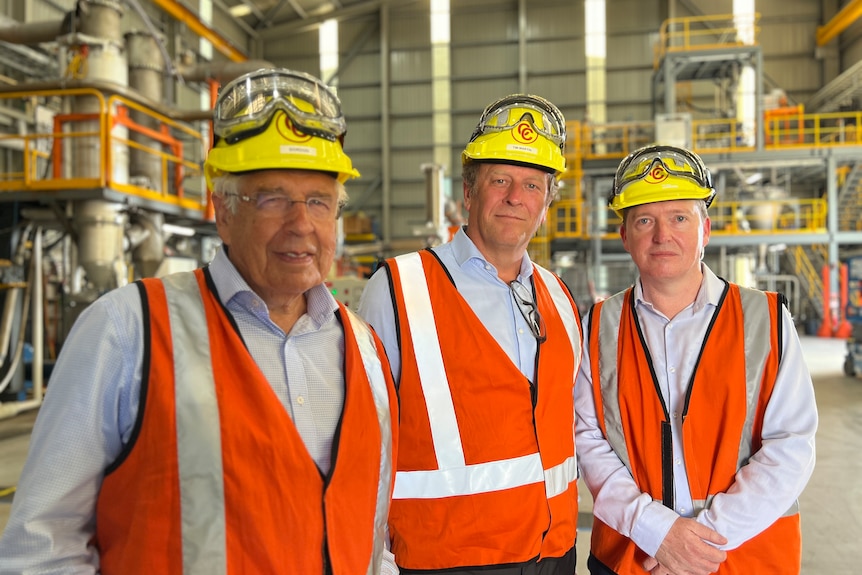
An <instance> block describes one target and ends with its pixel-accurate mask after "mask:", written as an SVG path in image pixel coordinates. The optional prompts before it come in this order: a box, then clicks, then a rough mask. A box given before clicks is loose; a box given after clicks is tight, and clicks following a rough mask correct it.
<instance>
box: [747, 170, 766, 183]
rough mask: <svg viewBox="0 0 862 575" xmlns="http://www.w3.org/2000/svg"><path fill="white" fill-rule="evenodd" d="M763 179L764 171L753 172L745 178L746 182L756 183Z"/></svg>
mask: <svg viewBox="0 0 862 575" xmlns="http://www.w3.org/2000/svg"><path fill="white" fill-rule="evenodd" d="M762 179H763V174H762V173H760V172H754V173H753V174H751V175H750V176H748V177H747V178H745V183H746V184H756V183H757V182H759V181H760V180H762Z"/></svg>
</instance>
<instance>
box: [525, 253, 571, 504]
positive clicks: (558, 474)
mask: <svg viewBox="0 0 862 575" xmlns="http://www.w3.org/2000/svg"><path fill="white" fill-rule="evenodd" d="M533 269H534V270H535V271H536V272H538V273H539V275H540V276H541V277H542V281H543V282H544V283H545V287H547V288H548V292H549V293H550V294H551V299H552V300H553V302H554V307H556V308H557V312H558V315H559V316H560V319H561V320H562V321H563V326H564V327H565V328H566V333H568V334H569V341H571V342H572V356H573V357H574V359H575V368H577V366H578V365H579V363H580V360H581V331H580V328H579V327H578V319H577V317H576V316H575V313H574V311H573V310H572V302H571V300H570V299H569V296H568V295H567V294H566V292H565V291H564V289H563V287H562V286H561V285H560V282H559V280H558V279H557V276H555V275H554V274H552V273H551V272H550V271H548V270H546V269H545V268H543V267H541V266H538V265H534V266H533ZM576 371H577V369H576ZM572 434H573V435H574V430H573V431H572ZM572 441H574V439H573V440H572ZM577 479H578V460H577V458H576V457H575V456H572V457H569V458H568V459H566V460H565V461H564V462H562V463H561V464H559V465H556V466H554V467H552V468H551V469H547V470H545V494H546V495H547V497H548V499H550V498H551V497H555V496H557V495H560V494H561V493H565V492H566V490H567V489H568V488H569V484H571V483H572V482H573V481H577Z"/></svg>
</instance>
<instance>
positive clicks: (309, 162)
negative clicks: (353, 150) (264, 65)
mask: <svg viewBox="0 0 862 575" xmlns="http://www.w3.org/2000/svg"><path fill="white" fill-rule="evenodd" d="M346 132H347V125H346V122H345V120H344V116H343V114H342V113H341V102H340V101H339V99H338V97H337V96H336V95H335V93H334V92H332V90H330V89H329V88H328V87H327V86H326V85H325V84H323V82H321V81H320V80H318V79H317V78H315V77H314V76H311V75H309V74H305V73H303V72H296V71H293V70H285V69H261V70H258V71H256V72H251V73H248V74H245V75H243V76H240V77H239V78H236V79H235V80H233V81H231V82H230V83H228V84H227V85H226V86H225V87H224V88H223V89H222V90H221V92H220V93H219V97H218V100H217V101H216V106H215V111H214V116H213V134H214V135H215V138H216V144H215V146H213V148H212V149H211V150H210V152H209V154H208V155H207V159H206V163H205V164H204V173H205V175H206V179H207V184H208V185H209V186H210V187H212V178H214V177H216V176H218V175H220V174H223V173H237V172H248V171H253V170H266V169H295V170H316V171H322V172H331V173H333V174H334V175H335V176H336V177H337V179H338V180H339V181H340V182H345V181H347V180H348V179H350V178H356V177H359V172H358V171H357V170H356V169H355V168H354V167H353V164H352V162H351V161H350V157H349V156H348V155H347V154H346V153H344V149H343V147H342V145H343V142H344V135H345V133H346Z"/></svg>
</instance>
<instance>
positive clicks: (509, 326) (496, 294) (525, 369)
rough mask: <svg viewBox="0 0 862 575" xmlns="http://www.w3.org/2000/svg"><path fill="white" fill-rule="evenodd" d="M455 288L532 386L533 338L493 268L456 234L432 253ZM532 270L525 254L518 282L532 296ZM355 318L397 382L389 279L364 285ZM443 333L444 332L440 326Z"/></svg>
mask: <svg viewBox="0 0 862 575" xmlns="http://www.w3.org/2000/svg"><path fill="white" fill-rule="evenodd" d="M432 250H433V251H434V253H435V254H437V257H439V258H440V261H441V262H443V265H445V266H446V269H447V270H448V272H449V275H450V276H451V277H452V280H453V281H454V282H455V285H456V286H457V288H458V293H459V294H461V296H462V297H463V298H464V299H465V300H466V301H467V303H468V304H469V305H470V308H471V309H472V310H473V313H475V314H476V316H477V317H478V318H479V321H481V322H482V325H484V326H485V329H487V330H488V332H489V333H490V334H491V335H492V336H493V337H494V339H495V340H497V343H498V344H499V345H500V347H501V348H502V349H503V351H505V352H506V355H508V356H509V358H510V359H511V360H512V363H513V364H515V365H516V366H518V369H519V370H520V371H521V373H523V374H524V375H525V376H526V377H527V379H529V380H530V381H534V380H535V370H536V338H535V337H534V336H533V333H532V332H531V331H530V327H529V325H528V324H527V321H526V320H525V319H524V317H523V316H522V315H521V312H520V311H519V310H518V308H517V306H516V304H515V301H514V299H513V298H512V293H511V289H510V288H509V285H508V284H507V283H506V282H504V281H503V280H501V279H500V278H499V277H498V276H497V268H495V267H494V266H493V265H492V264H491V263H490V262H488V260H487V259H485V256H483V255H482V253H481V252H480V251H479V249H478V248H477V247H476V245H475V244H474V243H473V241H472V240H471V239H470V238H469V237H468V236H467V234H466V233H465V232H464V229H463V228H462V229H460V230H458V232H457V233H456V234H455V237H454V238H452V241H450V242H447V243H445V244H442V245H440V246H436V247H434V248H432ZM532 275H533V264H532V263H531V262H530V257H529V256H528V255H527V254H526V253H525V254H524V258H523V259H522V260H521V270H520V272H519V273H518V278H517V281H519V282H521V283H522V284H523V285H524V286H526V287H527V288H528V289H529V291H530V293H532V291H533V288H532V282H531V281H530V280H531V277H532ZM359 315H361V316H362V317H363V319H365V321H367V322H368V323H369V324H371V326H372V327H373V328H374V330H375V331H376V332H377V335H378V336H380V339H381V341H382V342H383V347H385V348H386V353H387V355H388V356H389V364H390V365H391V366H392V373H393V374H394V376H395V381H396V382H397V381H398V380H399V378H400V376H401V350H400V348H399V343H398V334H397V333H396V330H395V310H394V308H393V307H392V295H391V292H390V290H389V274H388V273H387V272H386V269H385V268H381V269H379V270H377V271H376V272H375V273H374V275H373V276H372V277H371V279H370V280H368V285H366V286H365V289H364V290H363V292H362V299H361V301H360V303H359ZM443 327H444V328H445V326H443Z"/></svg>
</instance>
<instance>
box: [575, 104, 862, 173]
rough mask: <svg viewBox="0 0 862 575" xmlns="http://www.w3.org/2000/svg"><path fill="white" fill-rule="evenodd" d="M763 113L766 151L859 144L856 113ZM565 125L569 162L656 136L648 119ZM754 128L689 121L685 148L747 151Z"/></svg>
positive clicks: (861, 127)
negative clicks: (573, 136)
mask: <svg viewBox="0 0 862 575" xmlns="http://www.w3.org/2000/svg"><path fill="white" fill-rule="evenodd" d="M765 117H766V120H765V123H764V147H765V148H766V149H770V150H777V149H790V148H826V147H836V146H862V111H857V112H830V113H825V114H804V113H798V114H792V115H791V114H782V115H771V114H770V113H769V111H768V110H767V111H766V112H765ZM566 127H567V129H568V130H569V131H570V132H574V133H577V134H578V138H577V140H574V139H572V140H570V142H569V143H568V144H567V149H566V157H567V159H568V160H569V162H571V161H572V160H573V159H577V160H578V161H581V162H582V161H584V160H606V159H617V158H620V159H621V158H624V157H626V156H627V155H628V154H629V153H631V152H633V151H634V150H636V149H637V148H640V147H641V146H645V145H649V144H651V143H654V142H655V138H656V136H655V123H654V122H631V123H607V124H592V123H589V122H579V121H572V122H568V123H567V125H566ZM755 130H756V127H755V126H747V127H744V126H743V125H742V123H741V122H740V121H739V120H737V119H734V118H730V119H727V118H722V119H706V120H693V121H692V127H691V134H690V140H691V143H692V144H691V149H692V150H694V151H695V152H697V153H699V154H717V153H726V152H753V151H754V150H755V149H756V148H755Z"/></svg>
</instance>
